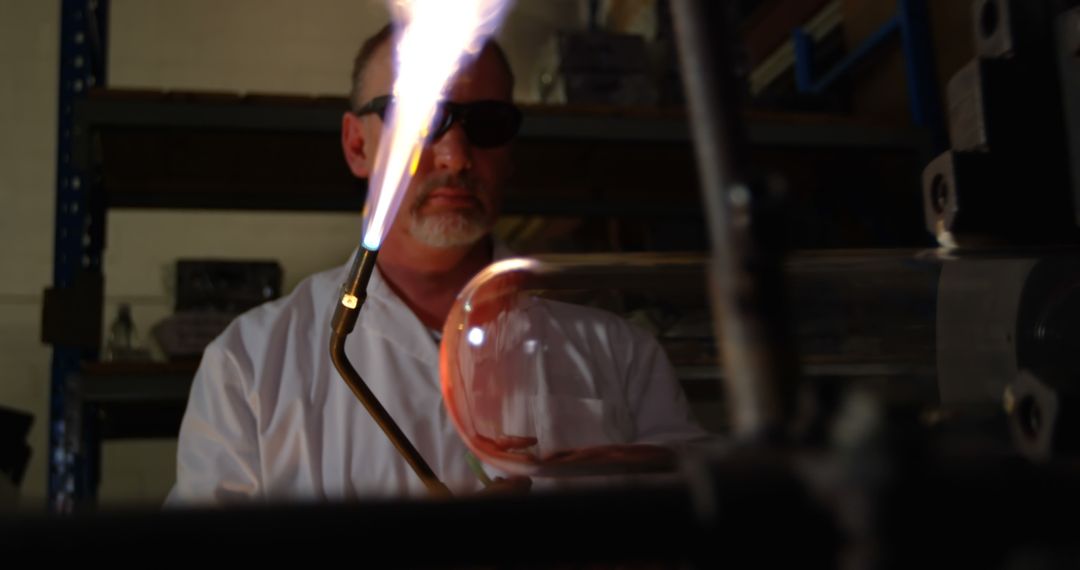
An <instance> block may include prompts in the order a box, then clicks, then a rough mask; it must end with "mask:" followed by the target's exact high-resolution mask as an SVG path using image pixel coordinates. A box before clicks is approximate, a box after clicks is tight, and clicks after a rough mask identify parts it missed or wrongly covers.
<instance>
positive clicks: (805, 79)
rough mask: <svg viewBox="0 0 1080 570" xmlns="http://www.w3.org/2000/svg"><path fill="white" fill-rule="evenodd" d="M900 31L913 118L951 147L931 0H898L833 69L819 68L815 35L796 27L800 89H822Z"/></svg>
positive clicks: (943, 145)
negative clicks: (888, 14) (889, 14)
mask: <svg viewBox="0 0 1080 570" xmlns="http://www.w3.org/2000/svg"><path fill="white" fill-rule="evenodd" d="M897 34H899V35H900V43H901V47H902V49H903V51H904V61H905V64H906V70H907V84H908V102H909V106H910V109H911V118H912V121H913V122H914V123H915V124H916V125H918V126H920V127H924V128H926V129H929V130H930V131H931V133H932V136H933V139H934V146H935V147H936V150H937V151H941V150H945V148H947V147H948V138H947V135H946V132H945V123H944V118H943V115H942V112H941V96H940V94H939V93H938V81H937V66H936V65H935V64H934V46H933V34H932V33H931V30H930V16H929V12H928V7H927V3H926V0H897V2H896V15H895V16H893V17H892V18H889V20H888V21H886V22H885V23H884V24H882V25H881V27H880V28H878V30H877V31H875V32H874V33H873V34H871V35H870V37H868V38H867V39H866V40H864V41H863V43H862V44H860V45H858V46H856V47H855V48H854V49H852V50H851V51H850V53H848V55H847V57H845V58H844V59H843V60H841V61H840V62H838V63H837V64H836V65H835V66H834V67H833V68H832V69H830V70H828V71H826V72H823V73H815V70H814V68H813V61H814V51H813V50H814V40H813V38H811V37H810V35H809V34H807V33H806V32H804V31H803V30H802V29H798V28H797V29H795V31H794V32H793V33H792V43H793V44H794V47H795V82H796V86H797V87H798V89H799V92H800V93H808V94H815V95H816V94H820V93H823V92H824V91H826V90H828V89H829V87H831V86H832V85H833V84H834V83H836V81H837V80H838V79H840V78H841V77H843V76H844V75H845V74H847V73H848V72H850V71H851V70H852V69H853V68H854V67H855V66H856V65H857V64H858V63H860V62H861V61H863V60H864V59H866V57H867V56H868V55H870V54H871V53H873V52H874V51H876V50H877V49H878V48H880V47H881V46H882V45H884V44H885V42H886V41H888V40H889V39H890V38H892V37H893V36H895V35H897Z"/></svg>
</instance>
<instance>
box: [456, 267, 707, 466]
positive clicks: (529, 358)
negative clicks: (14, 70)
mask: <svg viewBox="0 0 1080 570" xmlns="http://www.w3.org/2000/svg"><path fill="white" fill-rule="evenodd" d="M609 264H610V260H605V259H603V258H598V257H595V256H591V257H588V258H584V257H583V258H576V260H574V259H563V260H561V261H557V262H553V261H538V260H535V259H523V258H517V259H509V260H505V261H500V262H497V263H495V264H493V265H491V266H489V267H488V268H486V269H485V270H484V271H482V272H481V273H480V274H479V275H477V276H476V277H475V278H474V279H473V280H472V281H471V282H470V283H469V284H468V285H467V286H466V287H465V289H464V290H463V291H462V292H461V294H460V295H459V296H458V299H457V301H456V303H455V305H454V307H453V308H452V309H451V311H450V314H449V317H448V318H447V321H446V325H445V327H444V331H443V339H442V348H441V362H440V368H441V370H440V373H441V381H442V391H443V397H444V402H445V405H446V407H447V409H448V410H449V414H450V417H451V418H452V420H453V422H454V424H455V426H456V427H457V429H458V431H459V433H460V435H461V436H462V439H463V440H464V441H465V443H466V444H467V445H468V447H469V448H470V450H471V451H472V452H473V453H474V454H475V455H476V456H477V457H478V458H479V459H480V460H481V461H483V462H484V463H486V464H488V465H491V466H493V467H495V468H497V469H501V470H503V471H505V472H507V473H509V474H512V475H527V476H538V477H569V476H581V475H601V474H603V475H610V474H627V473H641V472H651V471H661V470H668V469H670V468H672V467H673V464H674V455H673V454H672V453H671V452H670V451H669V450H668V449H666V448H664V447H660V446H656V445H645V444H641V443H638V442H635V441H633V438H632V437H631V438H628V437H627V435H626V434H628V433H631V434H632V433H633V430H634V424H633V422H634V419H633V418H632V417H630V413H629V412H627V411H626V408H625V407H620V406H618V405H611V401H612V399H617V398H622V399H623V400H625V399H626V395H625V393H626V392H627V390H628V389H627V384H626V383H625V382H624V379H625V378H626V377H628V376H634V375H635V372H634V371H631V370H627V366H626V362H625V361H626V359H625V358H623V357H624V356H625V355H626V354H629V353H630V352H632V351H633V350H634V349H637V348H638V347H640V346H647V347H649V348H650V349H655V352H654V353H655V354H656V356H655V358H653V359H652V360H650V361H649V362H651V363H652V364H650V365H649V366H656V367H658V368H657V370H659V371H661V372H666V371H670V364H668V361H667V359H666V357H665V356H664V355H663V352H662V350H661V349H660V348H659V344H658V343H656V342H655V339H654V338H653V336H652V335H651V334H650V333H649V332H647V331H646V330H645V329H643V328H642V327H640V326H637V325H633V324H631V323H629V322H627V321H626V320H625V319H624V318H623V317H622V316H620V315H622V314H624V311H622V309H625V308H627V306H628V303H627V299H628V295H627V291H628V290H631V289H634V288H635V287H641V286H644V287H645V288H650V289H652V290H654V291H655V287H653V286H654V285H656V283H657V280H658V279H662V280H667V282H668V283H671V281H670V279H671V276H672V274H671V272H670V270H671V267H670V265H671V264H670V263H669V264H667V265H668V267H667V268H666V269H667V270H660V271H658V270H657V269H660V268H658V267H656V265H657V261H656V259H654V258H649V259H646V260H644V261H642V260H639V261H638V262H636V263H630V264H627V263H625V260H624V263H623V264H622V265H621V266H611V265H609ZM686 266H687V267H689V268H690V269H689V270H690V272H691V273H693V274H695V275H696V278H695V279H691V280H689V282H692V283H693V284H694V287H695V288H696V289H697V290H698V291H699V298H700V297H701V294H702V292H703V290H704V287H703V283H704V277H703V273H702V265H701V263H700V261H694V262H693V263H690V264H687V265H686ZM643 275H650V276H651V277H652V279H643V278H642V276H643ZM613 291H614V293H613ZM617 313H618V314H617ZM638 352H640V351H638ZM647 373H648V371H645V372H644V373H643V374H639V376H640V375H647ZM672 380H674V379H673V378H672Z"/></svg>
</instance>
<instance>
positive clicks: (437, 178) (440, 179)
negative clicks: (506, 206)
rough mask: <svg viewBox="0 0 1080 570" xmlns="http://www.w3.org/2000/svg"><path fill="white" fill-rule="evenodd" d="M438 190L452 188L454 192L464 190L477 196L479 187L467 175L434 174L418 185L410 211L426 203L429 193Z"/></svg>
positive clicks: (475, 181)
mask: <svg viewBox="0 0 1080 570" xmlns="http://www.w3.org/2000/svg"><path fill="white" fill-rule="evenodd" d="M438 188H453V189H455V190H465V191H468V192H470V193H472V194H474V195H475V194H479V193H480V190H481V187H480V182H479V181H478V180H477V179H476V178H473V177H472V176H469V175H468V174H467V173H457V174H455V173H451V172H445V173H441V174H436V175H434V176H432V177H430V178H428V179H427V180H424V181H423V183H421V184H420V189H419V190H418V191H417V194H416V200H414V201H413V204H412V210H413V211H416V210H417V209H419V208H420V206H422V205H423V204H424V202H427V200H428V198H429V197H430V196H431V193H432V192H434V191H435V190H436V189H438Z"/></svg>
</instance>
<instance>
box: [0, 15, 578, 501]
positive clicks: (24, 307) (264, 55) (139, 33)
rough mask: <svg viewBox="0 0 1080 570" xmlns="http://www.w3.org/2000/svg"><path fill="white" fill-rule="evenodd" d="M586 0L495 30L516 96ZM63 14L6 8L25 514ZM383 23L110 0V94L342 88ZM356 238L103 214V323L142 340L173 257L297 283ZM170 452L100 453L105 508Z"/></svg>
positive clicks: (296, 228)
mask: <svg viewBox="0 0 1080 570" xmlns="http://www.w3.org/2000/svg"><path fill="white" fill-rule="evenodd" d="M583 7H584V2H581V1H578V0H519V2H518V5H517V6H516V8H515V11H514V12H513V13H512V14H511V16H510V18H509V20H508V21H507V23H506V26H505V29H504V32H503V33H502V34H501V37H502V39H503V43H504V45H505V47H506V51H507V53H508V56H509V58H510V61H511V64H512V65H513V67H514V69H515V73H516V74H517V75H518V90H517V96H518V98H519V99H523V100H531V99H535V97H533V96H532V94H531V93H530V90H529V88H530V86H531V85H532V84H533V81H532V78H533V76H534V75H535V74H536V73H537V69H536V66H535V64H534V62H535V60H536V57H535V54H536V53H537V52H538V50H539V49H540V48H541V46H542V45H543V44H544V43H545V42H546V41H547V40H548V39H549V38H550V36H551V34H552V32H554V31H555V30H556V29H558V28H560V27H575V26H577V25H578V22H581V21H583V18H582V15H583ZM59 18H60V13H59V1H58V0H0V70H2V72H3V77H4V80H3V81H0V204H3V207H2V208H0V267H3V268H4V269H3V277H4V278H3V279H0V405H3V406H8V407H14V408H19V409H22V410H26V411H29V412H31V413H34V414H35V415H36V416H37V420H36V422H35V426H34V430H33V432H32V434H31V441H30V444H31V445H32V447H33V448H34V458H33V462H32V464H31V467H30V470H29V473H28V474H27V478H26V481H24V483H23V487H22V497H23V504H24V505H26V506H29V507H33V508H40V507H43V506H44V503H45V500H44V496H45V481H46V477H45V452H46V440H47V433H46V429H45V427H46V426H45V422H46V419H47V415H48V407H47V404H48V385H49V355H50V351H49V348H48V347H47V346H44V345H42V344H41V343H40V341H39V340H38V339H39V337H40V312H41V306H40V303H41V292H42V290H43V289H44V288H45V287H46V286H48V285H49V284H50V283H51V281H52V247H53V240H52V231H53V208H54V193H55V190H54V185H53V184H54V181H53V179H54V171H55V157H54V152H55V144H56V133H55V131H56V86H57V64H58V61H57V60H58V57H59V55H58V54H59V48H58V45H59V37H58V36H59ZM386 18H387V16H386V12H385V9H384V8H383V3H382V1H381V0H306V1H304V2H298V1H296V0H112V2H111V19H110V37H109V64H108V65H109V85H110V86H113V87H126V88H146V89H170V90H203V91H206V90H209V91H227V92H238V91H239V92H268V93H283V94H303V95H344V94H346V93H347V92H348V90H349V84H348V83H349V74H350V70H351V65H352V58H353V56H354V54H355V51H356V49H357V48H358V47H359V44H360V42H361V41H362V40H363V38H364V37H366V36H367V35H369V34H370V33H371V32H373V31H375V30H377V29H378V28H379V27H380V26H382V25H383V24H384V23H385V21H386ZM358 233H359V220H358V217H357V216H352V215H342V214H283V213H275V214H267V213H251V212H241V213H237V212H232V213H222V212H196V211H133V210H123V211H114V212H111V213H110V215H109V220H108V237H107V239H108V244H109V247H108V250H107V251H106V257H105V274H106V302H107V303H106V321H108V319H109V318H111V316H112V315H113V314H114V313H115V310H116V305H117V304H118V303H120V302H130V303H132V305H133V312H134V316H135V319H136V325H137V327H138V329H139V331H140V333H141V335H142V336H143V337H144V338H145V337H146V336H147V335H148V333H149V329H150V326H151V325H152V324H153V323H154V322H155V321H156V320H158V319H160V318H161V317H163V316H165V315H166V314H168V312H169V311H170V310H171V305H172V298H171V291H170V284H169V279H170V277H171V267H172V266H173V263H174V262H175V260H176V259H177V258H179V257H199V256H207V257H218V258H273V259H277V260H279V261H280V262H281V263H282V265H283V266H284V269H285V281H286V283H285V284H286V288H287V289H291V287H292V286H294V285H295V284H296V283H297V282H298V281H299V280H300V279H302V278H303V277H304V276H306V275H308V274H310V273H312V272H314V271H317V270H320V269H324V268H326V267H330V266H332V265H335V264H338V263H341V262H342V261H344V259H345V257H346V256H347V254H348V252H349V251H350V250H351V249H352V247H353V246H354V240H355V238H356V236H357V235H358ZM174 455H175V443H173V442H169V441H164V442H162V441H133V442H111V443H108V444H106V446H105V449H104V450H103V472H102V487H101V502H102V504H103V505H104V506H117V505H121V504H131V503H137V504H154V503H156V502H158V501H160V500H161V499H162V498H163V497H164V495H165V493H166V492H167V490H168V488H169V487H170V486H171V484H172V477H173V470H174V461H175V460H174ZM2 508H3V506H2V505H0V509H2Z"/></svg>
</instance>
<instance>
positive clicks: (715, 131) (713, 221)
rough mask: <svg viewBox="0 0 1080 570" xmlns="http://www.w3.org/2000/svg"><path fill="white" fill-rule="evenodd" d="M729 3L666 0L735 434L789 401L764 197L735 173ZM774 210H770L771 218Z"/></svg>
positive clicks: (785, 414)
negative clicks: (695, 168) (705, 231)
mask: <svg viewBox="0 0 1080 570" xmlns="http://www.w3.org/2000/svg"><path fill="white" fill-rule="evenodd" d="M734 7H735V3H733V2H714V1H705V0H682V1H679V2H672V4H671V8H672V15H673V20H674V24H675V31H676V37H677V39H678V46H679V52H680V57H679V60H680V64H681V71H682V78H683V84H684V86H685V88H686V97H687V102H688V105H689V117H688V118H689V121H690V129H691V133H692V135H693V139H694V150H695V152H696V155H697V164H698V171H699V175H700V176H701V182H702V194H703V200H704V206H705V214H706V215H705V218H706V220H707V222H708V224H709V233H710V239H711V241H712V249H713V263H712V267H711V268H710V269H711V271H710V273H711V277H712V281H711V287H710V294H711V297H712V308H713V314H714V319H713V321H714V323H715V325H714V326H716V327H717V337H718V338H719V344H720V346H719V348H720V353H721V355H722V359H723V365H724V369H725V372H726V373H725V375H724V376H725V378H724V382H725V388H726V390H727V393H728V394H729V395H730V398H731V406H732V413H733V420H734V427H735V433H736V436H738V437H740V438H743V439H753V440H759V439H763V438H764V439H773V438H776V437H782V436H783V435H786V433H787V429H788V428H789V426H788V425H787V422H788V421H789V418H790V417H791V415H792V410H793V407H794V389H795V380H796V377H797V367H796V362H797V361H796V359H795V355H794V348H793V343H792V341H791V338H790V336H789V334H788V331H787V325H788V323H787V312H786V308H785V302H784V299H785V295H786V294H785V289H784V287H783V279H782V274H781V269H780V260H779V255H778V249H779V248H778V247H776V246H775V243H774V244H772V245H771V246H770V244H769V242H770V240H771V241H774V242H775V241H776V240H778V239H779V236H780V235H781V233H782V232H781V231H777V230H782V228H777V227H770V226H769V223H768V222H770V220H769V219H768V212H766V211H765V208H766V206H767V202H768V200H766V199H764V197H762V196H761V195H760V193H759V190H760V188H755V187H753V186H751V185H749V184H747V183H746V179H745V177H744V175H743V173H742V172H741V171H740V170H739V169H740V168H741V167H742V165H744V164H746V161H745V160H744V158H743V157H742V156H741V154H740V153H741V152H742V150H743V149H744V148H745V146H746V145H745V144H743V141H744V140H745V136H744V133H743V129H742V124H741V122H740V121H739V107H738V98H737V96H736V94H737V92H736V87H737V85H738V84H737V83H736V81H734V77H733V70H734V66H733V65H732V64H731V62H732V61H733V58H732V57H731V49H732V46H731V45H730V42H731V41H732V39H733V38H735V37H738V36H737V34H736V33H735V26H734V25H733V24H734V18H733V16H734V14H733V13H732V12H731V10H733V9H734ZM774 217H775V216H774Z"/></svg>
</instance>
